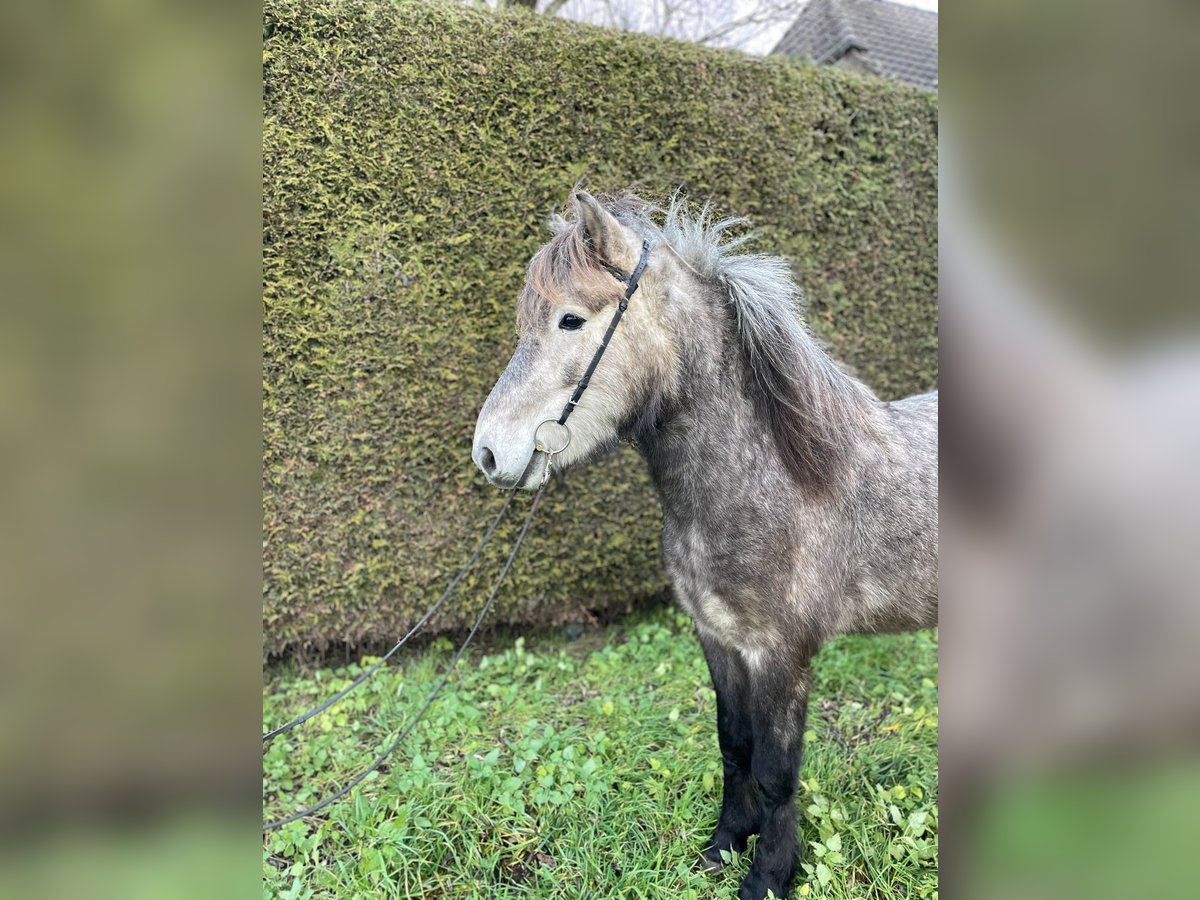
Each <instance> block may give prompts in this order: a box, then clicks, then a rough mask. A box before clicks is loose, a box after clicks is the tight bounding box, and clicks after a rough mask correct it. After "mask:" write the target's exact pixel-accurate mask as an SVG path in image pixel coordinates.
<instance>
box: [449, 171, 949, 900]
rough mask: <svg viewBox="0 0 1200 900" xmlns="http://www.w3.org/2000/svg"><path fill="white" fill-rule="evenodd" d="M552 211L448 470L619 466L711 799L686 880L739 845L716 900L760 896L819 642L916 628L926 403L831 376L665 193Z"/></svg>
mask: <svg viewBox="0 0 1200 900" xmlns="http://www.w3.org/2000/svg"><path fill="white" fill-rule="evenodd" d="M566 213H567V215H566V216H565V217H564V216H562V215H557V214H556V215H554V216H552V217H551V220H550V227H551V231H552V236H551V238H550V240H549V241H548V242H547V243H546V244H545V245H544V246H543V247H542V248H541V249H540V250H538V251H537V253H536V254H535V255H534V256H533V258H532V260H531V262H530V264H529V268H528V272H527V277H526V282H525V286H524V289H523V291H522V293H521V295H520V299H519V301H518V307H517V321H518V328H519V337H518V341H517V345H516V349H515V351H514V352H513V355H512V358H511V359H510V361H509V363H508V365H507V367H506V368H505V369H504V372H503V374H502V375H501V376H500V378H499V380H498V381H497V382H496V385H495V387H494V388H493V389H492V391H491V393H490V395H489V396H488V398H487V400H486V402H485V403H484V405H483V408H482V410H481V411H480V413H479V418H478V421H477V423H476V428H475V436H474V443H473V447H472V458H473V460H474V462H475V463H476V465H478V466H479V468H480V469H481V470H482V471H483V473H484V475H485V476H486V477H487V479H488V481H489V482H491V483H492V484H494V485H497V486H501V487H504V488H509V489H516V488H524V489H535V488H537V487H539V486H540V485H541V484H542V483H543V481H544V480H545V477H546V476H547V474H548V468H549V467H550V466H551V456H552V455H553V467H554V469H555V471H556V472H557V471H562V470H565V469H568V468H570V467H572V466H577V465H580V464H583V463H586V462H588V461H590V460H593V459H595V458H596V457H598V456H600V455H602V454H604V453H606V452H609V451H611V450H613V449H615V448H616V447H617V446H618V445H619V443H620V442H622V441H626V442H631V443H633V444H634V445H635V446H636V447H637V449H638V451H639V453H640V455H641V456H642V457H643V458H644V460H645V462H646V465H647V466H648V468H649V472H650V476H651V479H652V481H653V483H654V485H655V488H656V490H657V492H658V495H659V498H660V500H661V504H662V519H663V531H662V542H663V554H664V558H665V563H666V568H667V572H668V574H669V575H670V576H671V578H672V581H673V583H674V588H675V594H676V596H677V600H678V603H679V604H680V606H681V607H682V608H683V609H684V610H685V611H686V612H687V613H688V614H689V615H690V616H691V618H692V619H693V620H694V622H695V627H696V633H697V636H698V638H699V642H700V644H701V646H702V648H703V651H704V654H705V658H706V660H707V663H708V669H709V672H710V673H711V676H712V683H713V687H714V688H715V690H716V699H717V732H718V739H719V745H720V751H721V757H722V760H723V768H724V782H723V787H722V798H721V810H720V815H719V817H718V820H717V825H716V828H715V830H714V832H713V834H712V837H711V839H710V840H709V841H708V842H707V844H706V845H705V846H704V848H703V850H702V851H701V862H702V863H703V864H704V865H706V866H709V867H713V868H717V867H720V866H721V865H722V864H723V860H724V859H725V856H723V853H722V851H737V852H743V851H745V850H746V848H747V846H748V838H749V837H750V836H751V835H754V834H757V835H758V836H759V837H758V841H757V843H756V846H755V849H754V856H753V860H752V862H751V864H750V868H749V871H748V872H747V874H746V876H745V878H744V880H743V881H742V882H741V885H740V887H739V891H738V897H739V898H740V900H762V898H763V897H765V896H767V894H768V891H773V892H774V894H775V895H776V896H778V897H784V896H786V893H787V891H788V888H789V886H790V884H791V881H792V879H793V876H794V874H795V868H796V862H797V860H796V856H797V840H796V828H797V816H796V788H797V781H798V778H799V770H800V765H801V757H802V749H803V747H802V740H803V734H804V728H805V715H806V710H807V705H808V693H809V686H810V683H811V672H812V669H811V660H812V658H813V655H814V654H815V653H816V651H817V650H818V648H819V647H820V646H821V644H822V643H823V642H824V641H826V640H827V639H829V638H831V637H833V636H835V635H838V634H843V633H851V632H856V633H880V632H894V631H907V630H915V629H921V628H928V627H933V626H936V624H937V616H938V595H937V563H938V552H937V548H938V533H937V529H938V497H937V494H938V464H937V461H938V396H937V393H936V391H935V392H932V393H928V394H923V395H920V396H913V397H908V398H906V399H901V400H896V401H893V402H883V401H881V400H879V399H878V398H877V397H876V396H875V395H874V394H873V393H872V392H871V390H870V389H869V388H868V387H866V385H864V384H863V383H862V382H861V381H859V380H858V379H856V378H855V377H853V376H852V375H851V374H850V373H849V372H847V371H846V370H844V369H843V368H842V367H840V366H839V365H838V364H837V363H835V362H834V360H833V359H832V358H831V357H830V356H829V354H828V353H827V352H826V351H825V349H824V348H823V347H822V346H821V345H820V343H819V342H818V341H817V340H816V339H815V338H814V337H813V336H812V335H811V334H810V332H809V331H808V329H807V328H806V327H805V325H804V324H803V322H802V319H801V309H800V301H801V294H800V291H799V289H798V288H797V285H796V282H795V281H794V280H793V278H792V275H791V269H790V266H789V264H788V263H787V261H786V260H784V259H783V258H780V257H775V256H768V255H762V254H751V253H745V252H738V251H739V248H740V247H741V245H742V244H743V243H744V241H745V240H746V239H747V238H748V237H751V236H752V235H743V236H741V237H737V238H731V237H730V235H729V232H730V229H732V228H734V227H735V226H740V225H742V224H744V222H745V220H744V219H740V218H726V219H719V220H718V219H717V218H716V217H715V216H714V215H713V213H712V212H711V207H710V206H709V205H708V204H706V205H705V206H704V208H703V209H702V210H700V211H699V212H698V213H696V212H692V211H691V208H690V207H689V205H688V203H687V202H686V200H685V199H684V198H683V197H681V196H680V195H678V194H677V195H676V196H675V197H674V198H673V199H672V200H671V202H670V204H669V206H668V207H667V208H666V209H661V208H657V207H654V206H652V205H651V204H649V203H647V202H645V201H642V200H641V199H639V198H638V197H636V196H633V195H627V196H623V197H616V198H606V199H598V198H597V197H595V196H593V195H592V194H590V193H588V192H587V191H583V190H579V191H576V192H573V194H572V197H571V199H570V200H569V201H568V207H567V209H566ZM656 220H661V224H657V221H656ZM639 265H640V266H644V271H641V270H640V269H639V271H638V274H639V275H640V282H639V281H637V280H636V279H635V280H634V281H633V282H632V283H633V284H634V285H635V287H636V289H637V293H633V294H632V297H630V296H629V294H630V293H632V291H630V290H626V288H627V286H628V285H630V284H631V277H632V274H633V273H634V271H635V269H638V267H639ZM622 298H626V299H627V300H628V303H627V309H625V307H622V310H623V311H624V318H623V320H621V321H620V326H621V327H619V328H616V329H615V331H613V330H612V328H611V327H610V328H609V335H610V336H611V342H610V343H609V344H608V345H607V350H606V351H602V352H605V355H604V358H603V360H602V362H601V363H600V364H599V365H597V366H594V369H595V371H594V373H590V374H591V377H590V382H587V380H586V379H585V383H587V387H588V391H587V393H586V394H585V395H583V396H582V397H579V396H578V394H575V395H572V389H573V388H575V387H576V385H577V382H579V381H580V378H581V375H582V373H584V372H585V367H586V366H587V364H588V362H589V361H590V360H591V359H592V358H593V354H594V352H595V351H596V347H597V342H598V340H599V339H600V335H601V333H602V332H604V331H605V326H606V325H607V324H609V323H610V314H615V312H616V308H617V306H618V304H620V303H621V302H622ZM589 368H591V367H589ZM569 396H572V397H574V398H576V399H577V401H578V402H577V404H576V405H574V406H570V405H569V404H568V406H569V408H570V410H571V413H572V418H571V420H570V423H569V425H567V426H565V427H566V429H568V430H569V433H568V434H566V435H565V436H564V435H563V434H562V433H561V429H559V426H558V425H557V424H556V422H557V421H558V420H559V411H560V410H562V409H563V408H564V401H566V400H567V398H568V397H569ZM565 415H566V413H564V416H565ZM546 420H554V421H552V422H550V423H548V424H547V423H546ZM556 429H559V431H560V433H559V434H558V436H553V435H551V436H550V437H549V438H548V437H547V432H552V431H555V430H556ZM539 430H540V434H539ZM542 440H546V441H547V442H548V443H553V444H554V445H555V451H561V452H552V453H548V452H539V450H541V449H544V448H542V447H541V445H540V444H539V443H538V442H539V441H542ZM561 444H565V446H560V445H561Z"/></svg>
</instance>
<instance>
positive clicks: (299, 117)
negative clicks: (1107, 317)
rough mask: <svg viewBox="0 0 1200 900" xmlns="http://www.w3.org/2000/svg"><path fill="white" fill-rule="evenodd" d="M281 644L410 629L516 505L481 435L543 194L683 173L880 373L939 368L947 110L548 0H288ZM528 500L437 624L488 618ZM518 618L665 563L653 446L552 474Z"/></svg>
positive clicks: (824, 328)
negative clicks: (753, 235)
mask: <svg viewBox="0 0 1200 900" xmlns="http://www.w3.org/2000/svg"><path fill="white" fill-rule="evenodd" d="M264 27H265V30H264V52H263V67H264V73H263V75H264V106H265V124H264V135H263V151H264V152H263V156H264V159H263V162H264V184H263V241H264V285H263V295H264V329H263V441H264V464H263V506H264V544H263V572H264V609H263V619H264V653H265V654H278V653H283V652H287V651H295V650H306V649H316V650H320V649H322V648H325V647H328V646H329V645H330V644H333V643H339V642H349V643H352V644H358V643H365V642H373V641H390V640H392V639H394V637H395V635H397V634H399V633H402V632H403V631H404V630H405V628H406V627H407V626H408V625H409V624H411V622H412V621H413V620H414V619H415V617H416V616H417V615H419V613H420V612H421V611H422V610H423V609H424V608H425V607H426V605H427V604H428V603H429V601H430V600H431V599H432V598H433V597H435V596H436V595H437V593H438V592H439V591H440V590H441V587H442V586H443V585H444V583H445V582H446V580H447V579H448V578H449V576H450V574H451V573H452V572H453V571H455V567H456V566H458V565H460V564H461V562H462V561H463V560H464V559H465V558H466V556H467V555H468V553H469V552H470V550H471V548H472V547H473V545H474V543H475V541H476V540H477V537H478V535H479V534H480V531H481V528H482V525H483V523H485V522H486V521H487V519H488V518H489V516H490V512H491V511H492V510H494V509H495V508H497V506H498V505H499V503H500V502H501V497H500V495H499V493H498V492H497V491H496V490H495V489H493V488H490V487H488V486H487V485H486V484H485V483H484V481H483V479H482V477H481V476H480V475H478V474H477V472H476V471H475V469H474V467H473V465H472V464H471V461H470V445H471V436H472V432H473V429H474V422H475V415H476V412H477V411H478V409H479V406H480V405H481V404H482V402H483V399H484V397H485V396H486V395H487V392H488V390H489V389H490V387H491V385H492V384H493V382H494V381H495V379H496V378H497V376H498V375H499V374H500V372H501V370H502V369H503V367H504V364H505V362H506V361H507V359H508V356H509V353H510V351H511V349H512V346H513V343H514V336H515V318H514V310H515V300H516V295H517V292H518V290H519V288H520V285H521V283H522V278H523V273H524V268H525V265H526V263H527V262H528V259H529V256H530V255H531V254H532V253H533V252H534V250H536V248H537V247H538V246H540V245H541V243H542V242H543V241H544V240H545V239H546V238H547V236H548V234H547V231H546V230H545V227H544V224H543V223H544V220H545V217H546V215H547V214H548V213H549V212H550V211H551V209H553V208H554V207H555V206H557V205H561V204H562V203H563V202H564V201H565V200H566V198H567V196H568V194H569V192H570V189H571V187H572V186H573V185H574V184H576V182H577V181H578V180H580V179H581V178H584V177H586V178H587V179H588V184H589V186H590V187H591V188H593V189H596V190H600V191H613V192H616V191H621V190H624V189H626V188H630V187H632V188H635V189H637V190H639V191H641V192H642V193H644V194H647V195H650V196H657V197H663V196H666V195H668V194H669V193H670V192H671V191H672V190H673V189H674V188H676V187H680V186H682V187H683V188H684V189H685V190H686V191H687V192H688V193H689V195H690V196H691V197H692V198H694V199H708V198H711V199H713V200H714V201H715V203H716V205H717V207H718V209H719V210H720V211H722V212H725V213H738V214H744V215H748V216H750V217H751V218H752V219H753V221H754V223H755V225H756V226H757V227H758V229H759V230H760V231H761V233H762V235H763V236H762V238H761V239H760V240H759V241H758V242H757V249H762V250H766V251H773V252H779V253H782V254H784V255H786V256H788V257H789V258H791V259H792V260H793V261H794V263H795V267H796V272H797V275H798V277H799V279H800V281H801V283H802V284H803V285H804V287H805V288H806V290H807V293H808V296H809V301H810V313H809V316H810V319H811V321H812V325H813V328H814V330H815V331H816V332H817V333H818V334H819V335H820V336H821V337H823V338H824V339H826V340H827V341H828V342H829V343H830V344H831V345H832V348H833V350H834V352H835V354H836V355H837V356H839V357H840V358H841V359H843V360H844V361H846V362H848V363H849V364H850V365H851V366H852V367H853V368H854V369H855V370H856V371H857V372H858V373H859V374H860V375H861V376H862V377H864V378H865V379H866V380H867V381H868V382H869V383H870V384H872V385H873V386H874V387H875V388H876V390H878V391H879V392H880V394H881V395H884V396H898V395H901V394H905V393H909V392H912V391H916V390H922V389H927V388H929V387H931V386H932V385H933V384H934V383H935V382H936V377H937V357H936V350H937V307H936V289H937V237H936V234H937V232H936V209H937V187H936V176H937V156H936V153H937V107H936V100H935V98H934V97H932V96H930V95H928V94H925V93H921V92H917V91H914V90H910V89H907V88H904V87H901V86H897V85H894V84H891V83H888V82H884V81H882V80H877V79H865V78H862V77H859V76H856V75H853V74H848V73H843V72H839V71H835V70H832V69H828V68H821V69H817V68H812V67H809V66H806V65H802V64H798V63H792V62H787V61H783V60H775V59H770V60H765V61H764V60H760V59H754V58H750V57H747V56H744V55H742V54H739V53H736V52H729V51H719V50H712V49H708V48H704V47H700V46H695V45H689V44H682V43H677V42H673V41H665V40H659V39H655V38H648V37H645V36H638V35H631V34H622V33H615V32H611V31H605V30H601V29H598V28H593V27H587V26H581V25H576V24H573V23H569V22H564V21H561V20H556V19H546V18H542V17H538V16H534V15H530V14H528V13H526V12H524V11H522V10H513V11H511V12H504V13H496V12H492V11H488V10H485V9H479V8H470V7H465V6H460V5H454V4H445V5H443V4H438V3H433V4H429V3H414V2H403V0H401V2H388V0H358V2H355V0H267V2H266V6H265V22H264ZM526 502H527V501H525V500H522V502H521V503H519V504H518V507H519V509H518V510H517V511H516V515H514V518H513V520H512V523H511V524H510V525H509V526H508V527H507V528H505V529H502V530H501V532H500V534H499V536H498V538H499V539H498V540H497V541H495V542H494V545H495V551H494V552H492V553H490V555H489V556H488V558H487V559H485V560H484V561H483V562H482V563H481V565H480V566H479V567H478V568H477V570H476V572H475V573H473V574H472V576H471V577H470V578H469V579H468V580H467V582H466V590H465V592H464V593H463V594H462V595H461V599H460V600H458V601H457V602H454V603H451V604H448V611H447V612H446V614H445V615H443V616H441V617H440V618H438V619H437V620H436V621H435V622H434V627H435V628H437V629H450V628H456V627H460V626H462V625H464V624H465V623H467V622H469V621H470V620H471V619H472V618H473V617H474V615H475V613H476V612H477V611H478V609H479V608H480V606H481V604H482V602H483V599H484V597H485V596H486V593H487V588H488V586H489V585H490V583H491V579H492V578H493V577H494V576H495V573H496V572H497V571H498V568H499V564H500V560H501V559H502V558H503V555H504V553H505V551H506V548H507V547H508V546H510V545H511V541H512V539H513V537H514V536H515V532H516V529H517V526H518V525H519V519H520V512H521V511H522V510H523V509H524V505H525V503H526ZM543 510H544V512H543V514H542V515H541V516H540V518H539V522H538V523H537V526H536V528H535V529H534V531H533V533H532V535H531V537H530V538H529V540H528V542H527V544H526V549H525V550H523V551H522V556H521V558H520V559H519V560H518V562H517V564H516V565H515V566H514V568H513V571H512V574H511V578H510V581H509V584H508V586H507V588H506V589H505V590H504V591H503V592H502V594H501V597H500V601H499V603H498V607H497V610H496V611H495V613H494V620H495V621H507V622H520V623H532V622H537V623H548V622H554V621H562V620H564V619H567V618H571V617H574V616H578V615H581V614H582V613H581V609H583V608H589V609H598V608H602V607H607V606H612V605H614V604H623V603H626V602H627V601H628V600H630V599H632V598H636V597H639V596H644V595H646V594H648V593H650V592H654V591H657V590H660V589H661V588H662V587H663V586H664V584H665V576H664V574H663V571H662V566H661V561H660V548H659V537H658V529H659V522H660V518H659V513H658V509H657V505H656V503H655V501H654V498H653V495H652V491H651V490H650V489H649V487H648V480H647V478H646V476H645V473H644V471H643V467H642V465H641V463H640V461H639V460H638V459H637V458H636V456H635V455H634V454H633V453H632V452H631V451H627V450H626V451H622V452H621V453H620V454H618V455H617V456H615V457H613V458H612V459H610V460H607V461H605V462H603V463H601V464H598V465H596V466H593V467H592V468H590V469H588V470H586V471H580V472H575V473H572V474H571V475H570V476H568V477H567V478H565V479H563V480H561V481H560V482H558V483H556V484H555V485H554V486H553V487H552V489H551V490H550V491H549V492H548V494H547V496H546V498H545V501H544V503H543Z"/></svg>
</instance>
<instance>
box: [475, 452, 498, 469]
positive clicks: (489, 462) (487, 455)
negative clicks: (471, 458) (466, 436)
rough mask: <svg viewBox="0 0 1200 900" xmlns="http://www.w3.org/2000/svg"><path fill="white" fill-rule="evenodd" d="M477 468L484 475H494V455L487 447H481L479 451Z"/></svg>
mask: <svg viewBox="0 0 1200 900" xmlns="http://www.w3.org/2000/svg"><path fill="white" fill-rule="evenodd" d="M479 467H480V468H481V469H483V473H484V474H485V475H495V474H496V454H494V453H492V451H491V449H490V448H489V447H483V448H481V449H480V451H479Z"/></svg>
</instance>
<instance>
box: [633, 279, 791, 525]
mask: <svg viewBox="0 0 1200 900" xmlns="http://www.w3.org/2000/svg"><path fill="white" fill-rule="evenodd" d="M702 291H703V289H699V288H696V287H694V286H693V287H692V288H691V289H690V290H687V289H677V290H675V291H673V295H672V297H671V302H670V303H669V305H668V310H669V318H670V319H671V321H672V324H673V326H674V329H675V334H676V340H677V344H678V347H679V360H680V368H679V371H678V373H677V376H676V378H674V379H673V382H672V385H671V387H670V388H669V389H667V390H665V391H664V392H663V393H662V394H661V396H660V397H659V398H658V400H657V402H656V403H655V404H654V405H653V407H652V408H651V409H649V410H647V413H646V415H644V416H643V417H642V418H641V419H640V420H639V421H638V422H637V423H636V424H635V425H634V426H633V427H631V429H630V432H629V436H631V437H632V438H633V439H634V440H635V442H636V444H637V447H638V449H639V451H640V452H641V454H642V456H643V458H644V459H645V460H646V463H647V466H648V468H649V470H650V476H651V478H652V480H653V481H654V484H655V487H656V488H657V489H658V492H659V495H660V497H661V499H662V503H663V509H664V512H665V513H666V514H667V515H668V516H676V515H677V516H684V517H688V518H691V517H692V515H691V514H692V513H693V512H695V511H696V510H697V508H698V507H701V506H703V505H705V504H706V503H708V502H710V501H711V499H712V498H713V497H714V496H716V495H717V492H720V493H722V494H724V495H730V494H734V493H736V492H738V491H739V490H742V491H745V492H746V494H747V496H748V495H749V492H748V487H749V485H750V480H751V478H752V477H754V476H755V475H761V470H760V471H759V472H757V473H756V472H752V471H751V469H752V466H755V465H758V466H762V465H763V464H764V463H768V464H769V459H764V454H767V453H769V449H770V448H772V447H773V446H774V444H773V441H772V440H771V437H770V427H769V425H768V423H766V422H765V421H763V420H762V419H761V416H760V414H759V412H758V411H757V410H756V409H755V405H754V403H753V400H752V399H751V398H750V396H749V394H748V393H747V391H746V390H745V384H746V379H748V378H753V377H754V376H753V374H752V373H751V372H750V371H749V369H748V367H747V365H746V362H745V358H744V352H743V350H742V346H741V342H740V339H739V338H738V335H737V333H736V328H735V326H734V325H733V323H732V321H731V320H730V317H729V315H728V312H727V311H726V310H725V309H723V308H721V306H720V304H721V302H723V301H721V300H720V298H708V297H705V296H704V295H703V293H702Z"/></svg>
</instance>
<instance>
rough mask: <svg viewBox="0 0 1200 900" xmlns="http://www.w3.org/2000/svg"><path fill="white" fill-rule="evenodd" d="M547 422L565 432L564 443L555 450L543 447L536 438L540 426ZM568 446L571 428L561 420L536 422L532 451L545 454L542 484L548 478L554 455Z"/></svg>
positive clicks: (540, 428) (569, 444)
mask: <svg viewBox="0 0 1200 900" xmlns="http://www.w3.org/2000/svg"><path fill="white" fill-rule="evenodd" d="M547 422H549V423H551V424H552V425H559V426H561V427H562V430H563V431H565V432H566V433H567V440H566V443H564V444H563V445H562V446H561V447H559V448H558V449H557V450H550V449H548V448H546V447H543V446H542V445H541V441H539V440H538V432H539V431H541V430H542V426H543V425H545V424H546V423H547ZM570 446H571V429H570V428H568V427H567V426H566V425H564V424H563V423H562V422H560V421H558V419H542V421H540V422H538V425H537V428H535V429H533V450H534V452H535V453H545V454H546V468H545V469H544V470H543V471H542V485H543V486H544V485H545V484H546V482H547V481H549V480H550V469H551V468H552V467H553V463H554V457H555V456H557V455H558V454H559V453H562V452H563V451H564V450H566V449H567V448H568V447H570Z"/></svg>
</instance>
